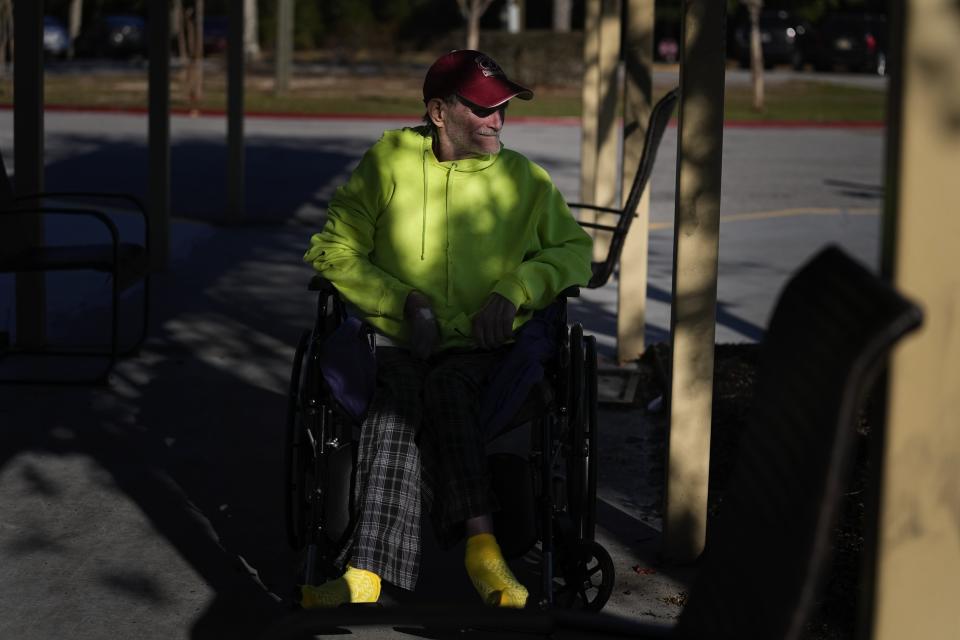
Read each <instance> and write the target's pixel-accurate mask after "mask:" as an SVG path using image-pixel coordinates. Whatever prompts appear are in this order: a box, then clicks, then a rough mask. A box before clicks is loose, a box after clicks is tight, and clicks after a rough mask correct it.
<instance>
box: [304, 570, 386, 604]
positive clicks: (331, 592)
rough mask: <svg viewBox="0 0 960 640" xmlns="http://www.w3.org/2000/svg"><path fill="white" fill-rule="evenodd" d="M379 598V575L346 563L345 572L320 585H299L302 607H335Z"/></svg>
mask: <svg viewBox="0 0 960 640" xmlns="http://www.w3.org/2000/svg"><path fill="white" fill-rule="evenodd" d="M379 599H380V576H378V575H377V574H375V573H373V572H372V571H366V570H364V569H357V568H356V567H351V566H350V565H347V570H346V572H345V573H344V574H343V575H342V576H340V577H339V578H337V579H336V580H331V581H329V582H324V583H323V584H321V585H320V586H317V587H315V586H313V585H309V584H304V585H300V606H302V607H303V608H304V609H324V608H329V607H337V606H340V605H341V604H346V603H348V602H353V603H357V602H376V601H377V600H379Z"/></svg>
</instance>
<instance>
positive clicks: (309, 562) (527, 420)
mask: <svg viewBox="0 0 960 640" xmlns="http://www.w3.org/2000/svg"><path fill="white" fill-rule="evenodd" d="M308 288H309V290H311V291H314V292H316V294H317V313H316V318H315V322H314V326H313V328H312V329H311V330H305V331H304V332H303V333H302V335H301V336H300V340H299V342H298V344H297V348H296V353H295V356H294V361H293V368H292V372H291V376H290V388H289V397H288V408H287V411H288V415H287V435H286V450H285V455H286V465H285V474H286V478H285V486H286V488H285V503H286V505H285V506H286V527H287V537H288V540H289V543H290V546H291V547H292V548H293V550H294V551H298V552H300V553H301V554H302V556H303V565H302V574H301V575H300V576H298V578H299V580H300V582H301V583H302V584H316V583H317V580H318V579H319V578H329V577H335V576H336V575H339V574H338V573H337V571H336V569H335V568H334V566H333V563H332V559H333V558H334V557H335V556H336V554H337V552H338V551H339V550H340V548H341V547H342V545H343V544H344V543H345V542H346V540H347V538H348V536H349V535H350V533H351V526H352V524H353V523H352V521H351V517H352V515H353V513H354V511H353V508H352V504H351V502H352V494H353V491H352V488H353V486H352V485H353V481H354V467H355V461H356V455H357V454H356V452H357V444H356V443H357V440H358V438H359V422H358V421H357V420H356V419H355V418H354V417H352V416H351V412H349V411H347V410H345V408H344V406H343V405H342V404H341V403H340V401H338V400H337V399H336V398H335V397H334V394H333V393H332V391H331V388H330V385H329V384H328V382H327V380H326V379H325V377H324V375H323V371H322V367H321V366H320V363H321V360H322V354H323V350H324V344H325V341H326V339H327V337H328V336H330V335H331V334H332V332H334V331H335V330H336V329H337V328H338V327H340V326H341V324H342V323H343V322H344V321H345V320H346V319H347V311H346V307H345V304H344V302H343V300H342V299H341V298H340V296H339V295H338V293H337V291H336V289H334V287H333V286H332V284H331V283H329V282H328V281H327V280H325V279H323V278H322V277H320V276H314V278H313V279H312V280H311V281H310V285H309V287H308ZM576 295H579V290H578V289H576V288H571V289H568V290H567V291H565V292H563V293H562V294H561V296H560V297H559V298H558V300H557V302H556V303H555V304H557V305H559V314H557V315H558V317H559V320H558V322H559V325H558V327H557V330H556V332H555V335H556V336H557V341H558V342H559V344H557V345H556V348H555V349H554V356H553V357H552V358H551V359H550V361H549V362H547V363H546V364H545V365H544V370H545V375H544V379H543V380H542V381H541V382H539V383H537V384H536V385H534V387H533V388H532V390H531V391H530V392H529V394H528V395H527V398H526V400H525V401H524V403H523V405H522V406H521V407H520V409H519V410H518V411H517V412H516V414H515V415H514V417H513V418H512V420H510V421H509V423H508V424H507V426H506V427H505V428H504V429H501V430H500V431H499V433H498V434H497V436H498V437H499V436H501V435H504V434H509V433H511V432H514V431H515V430H518V429H519V427H521V426H524V427H529V433H530V438H529V440H530V444H529V449H528V450H526V451H523V452H522V453H520V454H518V453H514V452H498V453H490V454H489V455H488V462H489V465H490V477H491V485H492V489H493V491H494V493H495V494H496V495H497V497H498V500H499V501H500V503H501V507H502V508H501V510H500V511H498V512H495V513H494V514H493V518H494V533H495V535H496V537H497V540H498V542H499V543H500V546H501V549H502V551H503V553H504V556H505V557H507V558H508V559H512V558H518V557H520V556H523V555H525V554H527V553H531V554H532V555H536V554H537V553H539V567H540V583H541V584H540V593H539V597H535V594H536V589H531V603H534V602H536V603H538V604H539V606H541V607H544V608H549V607H562V608H569V609H581V610H587V611H599V610H600V609H601V608H602V607H603V606H604V605H605V604H606V602H607V600H608V599H609V597H610V594H611V592H612V591H613V585H614V568H613V561H612V560H611V558H610V554H609V553H608V552H607V551H606V550H605V549H604V548H603V546H601V545H600V544H599V543H598V542H597V541H596V540H595V536H594V534H595V528H596V494H597V463H598V459H597V428H598V424H597V353H596V340H595V338H594V337H593V336H589V335H584V332H583V328H582V327H581V325H580V324H579V323H576V324H574V325H572V326H570V327H568V326H567V318H566V299H567V297H573V296H576ZM367 340H369V343H367V342H366V341H367ZM364 343H366V344H369V346H370V348H373V334H372V330H369V329H367V330H366V333H365V336H364ZM519 433H522V432H519ZM518 487H519V489H518ZM528 586H529V585H528Z"/></svg>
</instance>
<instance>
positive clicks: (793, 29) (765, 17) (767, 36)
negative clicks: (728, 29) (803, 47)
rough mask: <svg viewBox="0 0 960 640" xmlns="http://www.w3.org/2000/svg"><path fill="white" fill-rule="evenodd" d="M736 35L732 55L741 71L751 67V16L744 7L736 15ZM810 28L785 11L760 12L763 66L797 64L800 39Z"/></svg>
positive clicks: (731, 45) (734, 26)
mask: <svg viewBox="0 0 960 640" xmlns="http://www.w3.org/2000/svg"><path fill="white" fill-rule="evenodd" d="M732 24H733V34H732V38H731V40H730V42H729V47H730V55H731V56H732V57H733V58H734V59H736V60H737V62H738V63H739V64H740V66H741V67H744V68H747V67H749V66H750V29H751V25H750V14H749V13H748V12H747V11H746V10H745V9H744V8H743V7H742V5H741V8H740V10H739V11H738V12H737V13H736V14H734V18H733V21H732ZM806 29H807V25H806V24H805V23H804V22H803V21H801V20H798V19H797V18H795V17H794V16H793V15H792V14H791V13H790V12H788V11H784V10H783V9H763V10H761V12H760V46H761V49H762V50H763V66H764V67H766V68H768V69H769V68H770V67H773V66H774V65H778V64H794V63H795V62H796V60H797V55H798V50H797V38H798V37H799V36H802V35H803V34H804V32H805V31H806Z"/></svg>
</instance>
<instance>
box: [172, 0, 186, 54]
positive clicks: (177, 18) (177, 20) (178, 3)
mask: <svg viewBox="0 0 960 640" xmlns="http://www.w3.org/2000/svg"><path fill="white" fill-rule="evenodd" d="M185 20H186V19H185V18H184V16H183V0H173V6H172V7H171V9H170V24H171V26H172V29H173V35H174V36H176V42H177V58H178V59H179V60H184V59H186V57H187V55H188V54H187V40H186V38H185V37H184V35H183V31H184V28H185V26H186V22H185Z"/></svg>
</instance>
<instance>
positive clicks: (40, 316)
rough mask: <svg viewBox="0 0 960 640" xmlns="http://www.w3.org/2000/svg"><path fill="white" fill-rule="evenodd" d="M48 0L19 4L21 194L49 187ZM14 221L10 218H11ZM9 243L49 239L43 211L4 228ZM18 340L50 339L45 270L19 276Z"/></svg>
mask: <svg viewBox="0 0 960 640" xmlns="http://www.w3.org/2000/svg"><path fill="white" fill-rule="evenodd" d="M43 5H44V2H43V0H35V1H34V2H15V3H14V4H13V22H14V27H13V28H14V43H15V44H14V46H15V47H16V50H15V62H14V65H13V91H14V96H15V98H14V102H13V120H14V127H13V167H14V177H15V187H16V191H17V193H18V194H20V195H26V194H29V193H37V192H39V191H42V190H43ZM8 224H9V223H8ZM3 231H4V235H6V234H7V233H8V232H9V234H10V239H9V240H7V239H4V241H3V244H4V246H7V245H8V243H9V246H10V247H11V249H14V250H20V249H23V248H25V247H30V246H33V245H36V244H39V243H41V242H43V226H42V221H41V219H40V217H39V216H37V217H34V218H33V219H29V220H27V219H18V220H17V221H16V222H15V223H13V224H9V228H4V230H3ZM14 295H15V297H16V309H17V311H16V327H17V344H18V345H20V346H23V347H39V346H42V345H43V343H44V342H45V340H46V318H47V308H46V281H45V279H44V276H43V274H42V273H22V274H18V275H17V276H16V284H15V294H14Z"/></svg>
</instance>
